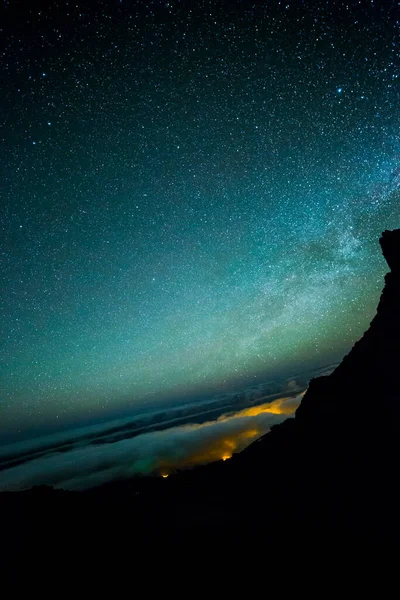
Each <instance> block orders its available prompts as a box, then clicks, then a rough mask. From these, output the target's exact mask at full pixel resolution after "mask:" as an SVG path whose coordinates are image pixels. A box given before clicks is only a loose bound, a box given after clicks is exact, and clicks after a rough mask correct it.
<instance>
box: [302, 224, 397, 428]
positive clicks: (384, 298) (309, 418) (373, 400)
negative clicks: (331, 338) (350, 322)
mask: <svg viewBox="0 0 400 600" xmlns="http://www.w3.org/2000/svg"><path fill="white" fill-rule="evenodd" d="M379 241H380V244H381V247H382V252H383V255H384V257H385V259H386V261H387V263H388V265H389V268H390V272H389V273H388V274H387V275H386V277H385V286H384V289H383V292H382V295H381V298H380V302H379V305H378V308H377V314H376V316H375V317H374V319H373V320H372V322H371V325H370V327H369V329H368V330H367V331H366V333H365V334H364V335H363V337H362V338H361V339H360V340H359V341H358V342H357V343H356V344H355V345H354V347H353V349H352V350H351V352H350V353H349V354H348V355H347V356H345V358H344V359H343V361H342V362H341V363H340V365H339V366H338V367H337V368H336V369H335V371H334V372H333V373H332V374H331V375H329V376H327V377H320V378H317V379H313V380H312V381H311V382H310V386H309V389H308V391H307V393H306V394H305V396H304V398H303V400H302V402H301V405H300V406H299V408H298V409H297V412H296V420H298V421H301V422H302V423H303V424H304V425H305V426H307V425H308V424H313V426H321V425H322V424H323V423H324V424H325V426H329V425H331V426H335V427H336V426H337V420H341V421H343V412H345V414H346V422H345V423H344V422H343V423H341V427H342V428H344V427H345V426H347V427H350V428H354V424H355V423H357V422H358V423H359V422H360V421H361V420H363V421H368V420H369V419H370V418H371V416H372V413H374V412H375V413H376V412H377V411H379V413H380V414H381V416H382V417H384V418H385V420H386V422H387V424H388V423H389V422H390V426H391V427H396V428H397V427H398V420H399V417H400V384H399V378H398V369H399V367H400V229H397V230H395V231H385V232H384V233H383V234H382V237H381V238H380V240H379Z"/></svg>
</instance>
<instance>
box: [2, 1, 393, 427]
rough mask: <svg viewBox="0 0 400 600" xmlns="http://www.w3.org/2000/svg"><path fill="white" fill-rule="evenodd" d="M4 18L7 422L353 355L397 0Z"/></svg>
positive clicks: (140, 7) (378, 185)
mask: <svg viewBox="0 0 400 600" xmlns="http://www.w3.org/2000/svg"><path fill="white" fill-rule="evenodd" d="M0 23H1V27H2V28H3V31H2V38H3V41H4V42H5V44H4V48H5V50H4V53H3V54H2V55H1V59H0V60H1V64H0V67H1V75H2V84H3V90H4V91H3V94H2V96H1V99H0V105H1V109H2V118H1V123H2V127H1V130H0V132H1V141H2V153H1V159H0V160H1V173H2V181H3V186H2V192H1V195H2V199H3V204H4V206H5V211H4V212H3V213H2V215H3V216H2V220H1V242H2V243H1V246H2V250H1V261H2V275H1V278H2V281H1V288H2V290H3V294H2V299H1V305H0V310H1V355H2V363H1V379H2V393H1V397H0V403H1V404H0V410H1V412H2V416H1V421H2V424H1V428H3V427H4V429H9V430H18V429H20V430H24V429H25V428H28V427H30V426H33V425H36V426H39V425H42V424H50V425H52V426H55V425H56V424H57V423H68V422H69V421H71V420H72V419H91V418H93V419H94V418H101V417H102V416H104V417H105V416H106V415H108V414H111V413H113V411H114V412H115V411H117V410H122V409H123V410H127V409H128V408H129V407H132V406H135V403H138V402H143V401H144V400H145V401H146V402H147V403H151V402H154V401H155V399H157V400H160V399H162V398H164V397H165V398H172V397H174V396H175V397H182V398H184V397H185V395H189V394H190V395H193V394H204V393H213V390H221V389H232V388H234V387H238V386H240V385H241V384H243V387H244V386H246V385H248V384H249V382H251V381H258V380H263V379H264V380H265V379H268V378H269V377H271V376H273V375H274V374H276V373H283V372H285V373H290V372H296V370H297V371H299V370H301V369H306V368H312V367H315V366H318V365H323V364H327V363H328V362H330V361H333V360H336V359H338V358H340V357H341V356H343V354H344V353H345V352H346V351H348V349H349V348H350V346H351V344H352V343H353V342H354V341H355V340H356V339H357V337H359V336H360V334H361V333H362V332H363V330H365V328H366V327H367V326H368V323H369V321H370V320H371V318H372V315H373V313H374V309H375V306H376V303H377V299H378V297H379V292H380V289H381V288H382V285H383V275H384V273H385V270H386V267H385V264H384V261H383V259H382V257H381V256H380V252H379V247H378V238H379V235H380V234H381V232H382V231H383V230H384V229H390V228H393V227H399V225H400V195H399V171H398V167H399V165H400V138H399V125H400V89H399V86H400V70H399V65H400V41H399V33H400V31H399V29H400V7H399V6H398V5H397V3H396V2H390V1H388V2H375V3H374V2H369V1H368V0H366V1H365V2H361V3H352V2H349V3H341V2H334V1H333V0H332V1H330V2H329V1H328V2H312V1H310V2H301V1H290V0H287V1H286V2H264V3H263V2H260V3H258V2H257V3H254V4H252V3H250V2H247V1H243V2H235V1H233V0H231V1H230V2H229V3H227V2H223V1H221V2H207V1H202V0H196V1H193V2H191V1H185V2H178V1H176V0H170V1H169V2H160V1H155V0H154V1H153V2H128V1H127V0H124V1H120V0H117V1H98V2H96V3H91V2H79V1H78V0H76V1H74V2H52V3H51V8H49V7H48V6H47V3H46V2H42V3H36V2H35V3H32V2H18V3H17V2H11V1H10V2H6V3H5V7H4V8H3V9H2V15H1V19H0ZM396 169H397V171H396Z"/></svg>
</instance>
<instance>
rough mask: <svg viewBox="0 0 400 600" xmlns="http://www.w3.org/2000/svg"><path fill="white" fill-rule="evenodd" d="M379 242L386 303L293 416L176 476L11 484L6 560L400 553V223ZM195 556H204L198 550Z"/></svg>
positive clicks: (5, 498)
mask: <svg viewBox="0 0 400 600" xmlns="http://www.w3.org/2000/svg"><path fill="white" fill-rule="evenodd" d="M380 243H381V246H382V251H383V254H384V256H385V258H386V260H387V263H388V265H389V268H390V272H389V273H388V274H387V275H386V277H385V287H384V290H383V293H382V296H381V299H380V302H379V306H378V309H377V314H376V316H375V317H374V319H373V321H372V322H371V325H370V328H369V329H368V331H367V332H366V333H365V334H364V336H363V337H362V338H361V339H360V340H359V341H358V342H357V343H356V344H355V346H354V347H353V349H352V350H351V352H350V353H349V354H348V355H347V356H346V357H345V358H344V359H343V361H342V363H341V364H340V365H339V366H338V367H337V369H336V370H335V371H334V372H333V373H332V374H331V375H329V376H327V377H320V378H316V379H314V380H312V381H311V383H310V386H309V389H308V391H307V393H306V394H305V396H304V398H303V401H302V403H301V405H300V407H299V408H298V410H297V412H296V415H295V418H291V419H287V420H286V421H285V422H284V423H282V424H281V425H277V426H275V427H273V428H272V430H271V432H270V433H269V434H267V435H265V436H264V437H263V438H261V439H260V440H258V441H257V442H255V443H254V444H252V445H251V446H250V447H248V448H247V449H246V450H245V451H243V452H242V453H241V454H239V455H235V456H233V457H232V459H231V460H229V461H226V462H222V461H219V462H218V463H214V464H211V465H207V466H204V467H199V468H197V469H193V470H192V471H187V472H183V473H178V474H177V475H171V476H170V477H169V478H168V479H166V480H164V479H162V478H149V479H133V480H130V481H121V482H114V483H111V484H108V485H105V486H103V487H101V488H97V489H94V490H89V491H87V492H81V493H72V492H70V493H68V492H63V491H61V490H51V489H49V488H46V487H45V486H44V487H40V488H37V489H33V490H31V491H29V492H23V493H13V494H1V495H0V496H1V497H0V509H1V514H2V515H3V524H2V541H3V546H4V547H7V548H8V559H9V561H11V563H15V564H16V565H18V568H20V567H21V565H26V564H29V565H33V568H35V569H37V568H38V565H39V566H40V565H41V564H43V563H45V564H46V568H47V571H51V573H59V570H60V569H62V566H63V565H64V564H66V561H67V562H68V560H70V558H71V556H72V557H74V560H75V562H76V563H79V562H80V564H82V565H84V570H85V571H87V569H88V565H94V566H93V568H95V569H96V570H97V572H98V569H99V565H102V564H104V566H105V568H106V569H107V570H110V568H111V563H114V566H115V564H116V565H117V568H118V569H120V568H121V564H122V561H124V560H126V558H128V562H129V565H130V566H129V568H130V569H131V568H132V566H131V565H132V552H136V554H134V556H135V558H134V566H135V568H136V569H137V568H138V565H139V564H142V563H146V562H148V561H150V562H149V564H150V565H151V566H150V572H151V571H152V569H156V568H158V565H159V564H161V563H163V564H166V563H167V562H168V561H169V560H171V561H172V562H173V563H174V569H175V571H174V572H176V570H177V568H178V569H179V568H181V567H182V564H183V563H182V561H184V560H185V558H189V560H190V562H192V563H193V564H195V565H201V564H203V565H204V564H206V565H207V567H206V568H207V569H208V567H209V566H210V564H211V563H212V561H213V560H214V561H215V560H218V561H220V560H221V559H223V558H224V557H229V558H230V559H231V558H232V557H233V556H236V559H238V558H239V559H240V564H241V568H242V569H243V564H244V561H248V564H249V562H250V563H251V564H250V566H251V567H252V568H254V567H255V564H256V563H259V562H260V560H261V562H262V563H263V564H264V563H265V561H267V563H268V565H269V566H270V565H271V561H272V558H273V557H274V556H276V557H278V560H280V557H282V556H285V555H287V553H289V554H290V556H292V557H293V556H294V555H295V556H296V560H297V561H298V560H300V557H301V556H303V557H304V558H305V559H306V560H307V561H308V567H307V569H306V571H305V572H306V573H307V572H309V571H310V573H311V574H312V575H315V574H314V573H313V570H314V568H315V564H316V563H315V560H316V557H318V556H323V557H324V558H325V560H327V557H328V556H329V555H332V554H333V555H334V556H335V561H337V560H338V557H340V559H341V560H343V557H344V556H345V555H349V556H350V557H351V560H352V561H353V559H354V557H355V556H356V557H357V559H358V560H360V556H361V554H362V553H366V554H368V555H369V556H370V557H371V556H372V557H375V556H376V555H377V554H379V555H380V556H382V555H383V554H384V553H385V552H388V553H390V554H391V553H393V549H394V548H397V547H398V545H399V542H398V540H399V539H400V523H399V510H398V507H399V504H400V492H399V489H398V487H399V486H398V485H397V473H398V468H399V458H400V435H399V405H400V379H399V377H398V369H399V367H400V229H399V230H396V231H385V232H384V233H383V235H382V238H381V239H380ZM4 515H6V519H5V520H4ZM127 540H128V541H129V543H130V550H129V552H128V554H127V553H126V541H127ZM137 549H139V550H137ZM283 553H285V554H283ZM199 554H201V555H202V557H203V558H202V560H203V563H196V562H195V560H194V558H193V557H194V556H195V555H197V556H198V555H199ZM310 557H312V559H311V558H310ZM284 560H285V559H284ZM204 561H206V562H204ZM310 565H311V566H310ZM264 566H265V565H264ZM197 568H200V567H199V566H198V567H197ZM137 572H138V571H137ZM138 573H139V572H138ZM201 574H204V569H203V570H201ZM336 574H337V573H336Z"/></svg>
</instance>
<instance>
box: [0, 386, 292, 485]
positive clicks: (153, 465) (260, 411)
mask: <svg viewBox="0 0 400 600" xmlns="http://www.w3.org/2000/svg"><path fill="white" fill-rule="evenodd" d="M301 396H302V394H300V395H298V396H295V397H290V398H280V399H278V400H275V401H273V402H269V403H267V404H262V405H259V406H252V407H250V408H246V409H244V410H241V411H238V412H236V413H233V414H226V415H222V416H220V417H219V418H218V419H217V420H214V421H209V422H206V423H203V424H200V425H199V424H195V425H193V424H192V425H182V426H180V427H171V428H169V429H165V430H163V431H153V432H149V433H143V434H140V435H137V436H136V437H133V438H129V439H123V440H119V441H115V442H112V443H105V444H104V443H103V444H86V445H83V446H82V444H81V443H79V442H77V443H76V444H75V445H72V447H71V448H70V449H68V450H67V451H65V450H64V451H63V452H60V451H59V449H49V450H48V451H47V452H46V453H44V454H42V455H41V456H39V457H34V458H32V459H31V460H27V461H26V462H24V463H23V464H18V465H16V466H12V467H10V468H8V469H5V470H3V471H2V472H1V473H0V491H16V490H23V489H29V488H31V487H32V486H34V485H40V484H47V485H53V486H55V487H59V488H63V489H68V490H83V489H87V488H91V487H95V486H97V485H101V484H103V483H106V482H109V481H113V480H118V479H126V478H129V477H132V476H134V475H163V476H166V475H169V474H170V473H172V472H174V471H175V470H177V469H184V468H190V467H193V466H195V465H199V464H205V463H208V462H213V461H216V460H221V459H222V460H225V459H228V458H230V457H231V456H232V454H234V453H236V452H240V451H241V450H243V449H244V448H245V447H246V446H248V445H249V444H250V443H251V442H253V441H255V440H256V439H258V438H259V437H260V436H262V435H264V434H265V433H267V432H268V431H269V429H270V427H271V426H272V425H274V424H276V423H279V422H281V421H283V420H284V419H285V418H287V416H289V415H290V414H292V413H293V412H294V411H295V410H296V408H297V406H298V405H299V403H300V400H301Z"/></svg>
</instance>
